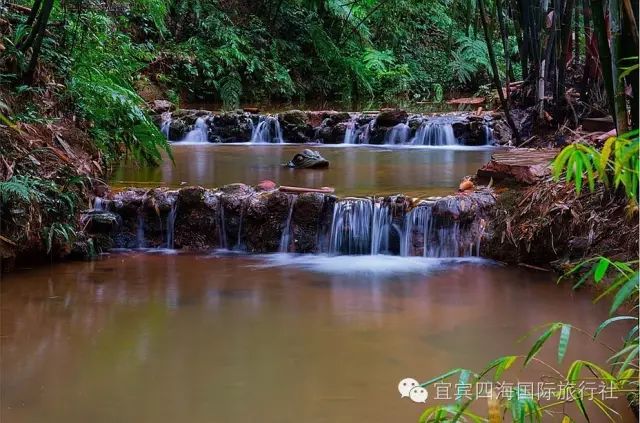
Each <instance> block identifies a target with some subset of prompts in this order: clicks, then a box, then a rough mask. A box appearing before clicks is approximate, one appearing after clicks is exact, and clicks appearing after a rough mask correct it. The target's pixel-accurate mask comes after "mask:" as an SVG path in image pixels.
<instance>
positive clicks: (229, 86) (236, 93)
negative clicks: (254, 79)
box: [219, 75, 242, 110]
mask: <svg viewBox="0 0 640 423" xmlns="http://www.w3.org/2000/svg"><path fill="white" fill-rule="evenodd" d="M219 85H220V89H219V93H220V98H221V99H222V103H223V107H224V108H225V109H227V110H229V109H234V108H236V107H238V105H239V104H240V94H241V93H242V82H241V81H240V78H239V77H238V76H237V75H228V76H225V77H224V78H222V79H221V80H220V84H219Z"/></svg>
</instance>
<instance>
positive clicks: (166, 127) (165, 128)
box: [160, 118, 171, 141]
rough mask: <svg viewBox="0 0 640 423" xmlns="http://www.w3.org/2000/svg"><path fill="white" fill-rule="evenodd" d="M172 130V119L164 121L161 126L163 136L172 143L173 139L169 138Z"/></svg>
mask: <svg viewBox="0 0 640 423" xmlns="http://www.w3.org/2000/svg"><path fill="white" fill-rule="evenodd" d="M170 129H171V118H169V119H167V120H165V121H163V122H162V124H161V125H160V132H162V135H164V137H165V138H166V139H167V141H171V139H170V138H169V130H170Z"/></svg>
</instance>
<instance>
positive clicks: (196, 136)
mask: <svg viewBox="0 0 640 423" xmlns="http://www.w3.org/2000/svg"><path fill="white" fill-rule="evenodd" d="M208 133H209V127H208V126H207V121H206V120H205V118H203V117H199V118H197V119H196V122H195V123H194V124H193V129H192V130H191V131H189V132H188V133H187V134H186V135H185V136H184V138H182V139H181V140H180V142H190V143H194V144H196V143H206V142H208V141H209V136H208Z"/></svg>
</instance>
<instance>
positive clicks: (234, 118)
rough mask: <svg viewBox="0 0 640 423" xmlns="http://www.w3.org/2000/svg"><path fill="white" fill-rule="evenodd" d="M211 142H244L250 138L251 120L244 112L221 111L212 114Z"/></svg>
mask: <svg viewBox="0 0 640 423" xmlns="http://www.w3.org/2000/svg"><path fill="white" fill-rule="evenodd" d="M211 123H212V128H211V136H210V137H209V141H211V142H246V141H249V140H250V139H251V132H252V129H253V126H254V124H253V121H252V119H251V116H250V115H248V114H246V113H242V112H240V113H238V112H235V113H223V114H221V115H217V116H213V117H212V120H211Z"/></svg>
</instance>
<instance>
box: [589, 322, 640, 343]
mask: <svg viewBox="0 0 640 423" xmlns="http://www.w3.org/2000/svg"><path fill="white" fill-rule="evenodd" d="M621 320H638V318H637V317H633V316H617V317H611V318H609V319H607V320H605V321H604V322H602V323H601V324H600V326H598V328H597V329H596V331H595V333H594V334H593V339H596V338H597V337H598V335H599V334H600V332H602V331H603V330H604V329H605V328H606V327H607V326H609V325H610V324H611V323H613V322H619V321H621Z"/></svg>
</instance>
